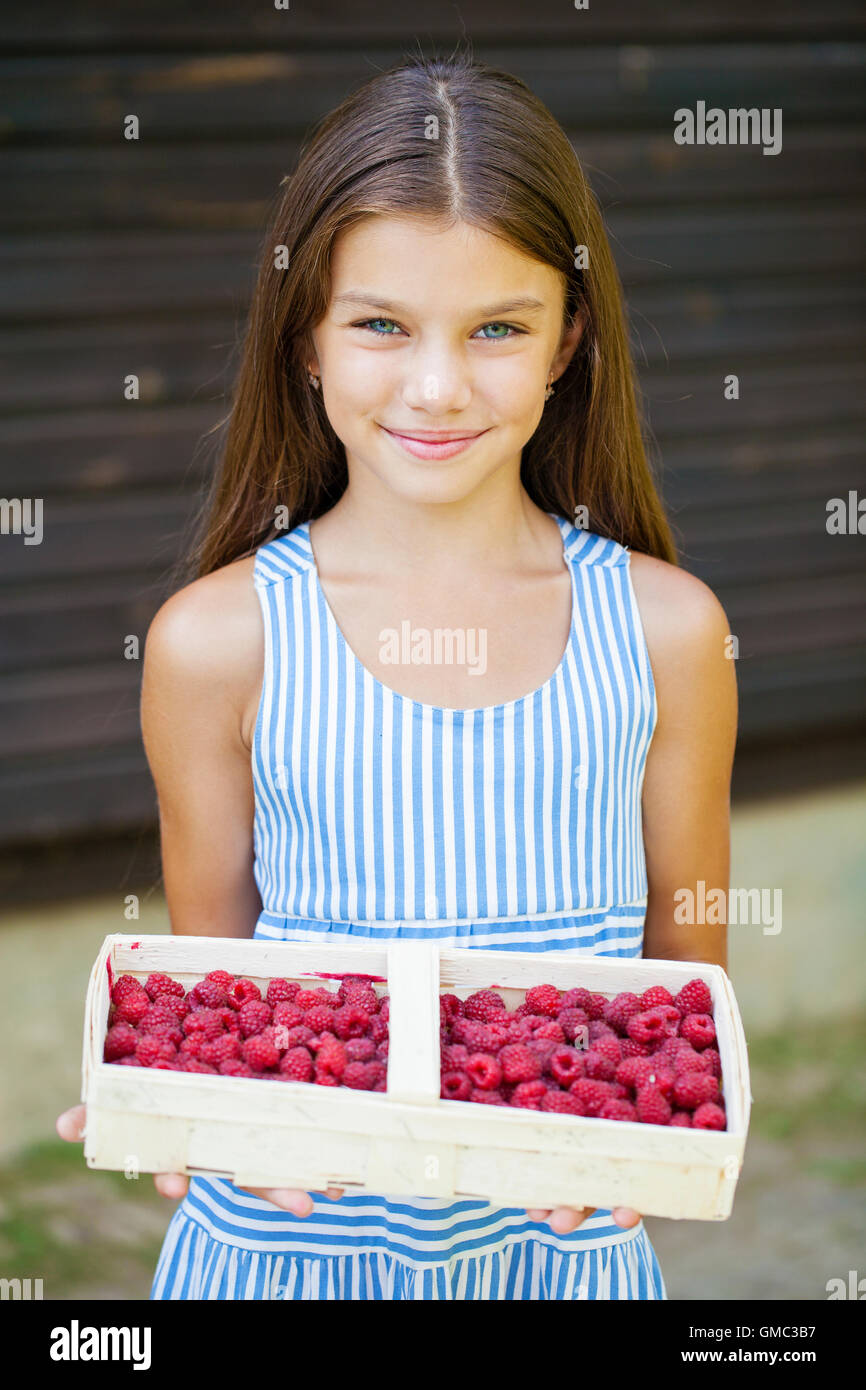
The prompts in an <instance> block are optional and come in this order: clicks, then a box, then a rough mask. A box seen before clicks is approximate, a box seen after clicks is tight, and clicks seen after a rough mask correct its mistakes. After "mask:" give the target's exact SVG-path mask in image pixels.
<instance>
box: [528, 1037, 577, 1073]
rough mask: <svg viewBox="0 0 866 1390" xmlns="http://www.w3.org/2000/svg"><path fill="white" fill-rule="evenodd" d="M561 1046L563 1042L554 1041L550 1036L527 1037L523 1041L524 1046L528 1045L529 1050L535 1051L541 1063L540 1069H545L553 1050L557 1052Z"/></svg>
mask: <svg viewBox="0 0 866 1390" xmlns="http://www.w3.org/2000/svg"><path fill="white" fill-rule="evenodd" d="M562 1046H564V1044H562V1043H557V1042H554V1041H553V1039H552V1038H527V1040H526V1042H525V1043H524V1047H528V1048H529V1050H530V1052H533V1053H535V1056H536V1057H537V1058H538V1060H539V1062H540V1063H541V1069H542V1071H544V1070H545V1069H546V1067H547V1065H548V1063H549V1062H550V1059H551V1057H552V1056H553V1054H554V1052H558V1051H559V1050H560V1048H561V1047H562ZM569 1050H571V1049H569Z"/></svg>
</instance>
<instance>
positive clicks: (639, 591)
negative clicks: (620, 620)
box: [629, 551, 734, 685]
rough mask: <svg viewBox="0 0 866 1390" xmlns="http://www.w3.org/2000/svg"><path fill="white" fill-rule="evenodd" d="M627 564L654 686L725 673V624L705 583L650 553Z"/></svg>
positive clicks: (636, 554) (727, 627)
mask: <svg viewBox="0 0 866 1390" xmlns="http://www.w3.org/2000/svg"><path fill="white" fill-rule="evenodd" d="M629 563H630V567H631V577H632V584H633V586H634V592H635V598H636V599H637V605H638V609H639V611H640V616H641V622H642V624H643V629H644V635H645V637H646V643H647V649H648V651H649V655H650V661H651V663H652V667H653V673H654V676H655V678H656V684H657V685H663V684H669V683H670V682H672V681H674V680H679V679H680V678H681V677H683V676H685V675H688V676H689V677H691V679H692V680H694V679H699V678H700V675H701V674H702V673H704V672H706V673H707V674H708V675H711V676H712V675H713V674H714V673H715V674H717V673H718V672H719V671H721V670H727V671H728V672H730V670H731V669H732V668H733V665H734V663H733V662H732V660H731V654H730V643H729V640H728V639H729V638H730V636H731V631H730V624H729V622H728V616H727V614H726V613H725V610H724V608H723V607H722V604H721V603H720V602H719V600H718V598H717V597H716V595H715V594H714V593H713V591H712V589H711V588H710V587H709V585H708V584H705V583H704V581H703V580H702V579H698V577H697V575H694V574H689V573H688V571H687V570H682V569H679V568H678V566H676V565H671V564H668V562H667V561H666V560H658V559H656V558H655V556H653V555H643V554H640V553H639V552H634V551H632V552H631V559H630V562H629ZM722 663H724V664H723V665H722Z"/></svg>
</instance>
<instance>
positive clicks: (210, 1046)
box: [193, 1033, 241, 1067]
mask: <svg viewBox="0 0 866 1390" xmlns="http://www.w3.org/2000/svg"><path fill="white" fill-rule="evenodd" d="M193 1036H195V1035H194V1034H193ZM198 1055H199V1059H200V1060H201V1061H202V1062H208V1063H209V1064H210V1066H212V1067H218V1066H219V1064H220V1062H230V1061H237V1060H238V1058H239V1057H240V1055H241V1045H240V1042H239V1041H238V1039H237V1038H236V1037H234V1036H233V1034H231V1033H223V1035H222V1037H219V1038H208V1039H206V1040H205V1041H204V1042H202V1044H201V1046H200V1048H199V1054H198Z"/></svg>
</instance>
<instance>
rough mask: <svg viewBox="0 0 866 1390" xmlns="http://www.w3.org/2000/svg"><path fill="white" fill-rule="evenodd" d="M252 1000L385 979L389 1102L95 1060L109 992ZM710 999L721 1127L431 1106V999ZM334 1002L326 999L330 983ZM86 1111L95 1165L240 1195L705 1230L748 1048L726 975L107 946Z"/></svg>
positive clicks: (727, 1180) (435, 1081)
mask: <svg viewBox="0 0 866 1390" xmlns="http://www.w3.org/2000/svg"><path fill="white" fill-rule="evenodd" d="M216 969H223V970H229V971H231V972H232V973H233V974H235V975H239V976H244V977H246V978H248V979H251V980H254V981H255V982H256V984H258V985H259V986H260V987H261V988H262V992H263V993H264V990H265V989H266V987H267V983H268V981H269V980H270V979H271V978H273V977H275V976H279V977H282V978H285V979H289V980H298V981H307V982H309V981H311V980H315V981H316V983H317V984H321V983H322V982H324V983H325V984H326V985H328V984H329V983H331V977H336V976H338V975H341V974H346V973H349V974H364V975H369V976H373V977H380V980H381V982H380V983H377V984H374V988H376V989H377V991H378V992H380V993H381V992H383V991H384V990H386V989H387V991H388V993H389V994H390V998H391V1004H390V1018H389V1038H390V1042H389V1057H388V1078H387V1091H386V1092H378V1093H377V1092H366V1091H353V1090H350V1089H349V1088H348V1087H325V1086H316V1085H312V1084H307V1083H300V1082H279V1083H277V1082H274V1081H260V1080H253V1079H252V1078H248V1077H231V1076H210V1075H199V1074H196V1073H188V1072H172V1071H157V1070H152V1069H150V1068H144V1067H122V1066H117V1065H116V1064H114V1063H106V1062H103V1060H102V1053H103V1044H104V1039H105V1032H106V1027H107V1022H108V1011H109V1004H110V991H111V985H112V983H113V981H114V979H116V977H117V976H118V975H121V974H131V975H134V976H135V977H136V978H137V979H140V980H141V981H142V982H143V981H144V980H145V979H146V978H147V976H148V975H149V974H150V973H151V972H152V971H163V972H164V973H165V974H167V975H170V976H172V978H174V979H177V980H180V981H181V983H182V984H183V985H184V987H185V988H189V987H190V986H192V985H193V984H195V983H196V982H197V981H198V980H201V979H203V977H204V976H205V975H206V974H207V973H208V971H210V970H216ZM694 978H698V979H701V980H704V981H705V982H706V984H707V985H708V986H709V988H710V991H711V993H712V998H713V1012H714V1017H715V1023H716V1030H717V1034H718V1042H717V1046H718V1049H719V1053H720V1056H721V1061H722V1086H723V1091H724V1098H725V1104H726V1110H727V1121H728V1128H727V1129H726V1130H724V1131H712V1130H694V1129H680V1128H676V1127H675V1128H669V1127H667V1126H664V1125H646V1124H638V1123H631V1122H628V1121H622V1120H600V1119H589V1118H586V1119H584V1118H581V1117H577V1116H573V1115H560V1114H550V1113H546V1112H539V1111H532V1110H522V1109H517V1108H512V1107H506V1106H492V1105H476V1104H473V1103H472V1102H470V1101H447V1100H440V1098H439V1090H440V1081H439V1004H438V995H439V992H440V990H441V991H443V992H444V991H448V992H451V993H454V994H457V995H459V996H461V997H466V996H467V995H469V994H471V993H473V992H474V991H475V990H477V989H482V988H486V987H495V988H497V989H498V990H499V991H500V992H501V994H502V996H503V998H504V999H505V1002H506V1004H507V1005H508V1007H509V1008H514V1007H515V1006H516V1005H517V1004H519V1003H520V1002H522V1000H523V998H524V996H525V992H526V990H527V989H529V988H530V987H531V986H533V985H538V984H543V983H552V984H554V985H556V986H557V987H558V988H560V989H562V990H566V989H572V988H576V987H578V986H581V985H582V986H584V987H586V988H587V989H589V990H592V991H593V992H598V993H601V994H606V995H608V996H611V997H612V996H613V995H615V994H619V993H620V992H621V991H623V990H631V991H633V992H635V993H642V992H643V990H645V989H648V988H649V987H650V986H651V985H665V986H667V988H668V989H670V990H671V991H672V992H674V993H675V992H676V991H677V990H679V989H680V988H681V987H682V986H683V985H684V984H685V983H686V981H687V980H689V979H694ZM332 987H334V988H336V979H333V983H332ZM81 1098H82V1100H83V1101H84V1102H85V1103H86V1105H87V1126H86V1132H85V1140H84V1153H85V1157H86V1160H87V1163H88V1164H89V1166H90V1167H91V1168H110V1169H120V1170H124V1171H126V1172H128V1173H130V1174H138V1173H156V1172H177V1173H186V1174H190V1175H192V1174H199V1175H204V1176H211V1177H222V1178H228V1179H230V1180H231V1181H232V1182H235V1183H237V1184H238V1186H242V1187H300V1188H304V1189H307V1190H323V1189H325V1188H327V1187H329V1186H337V1187H342V1188H345V1189H346V1190H347V1191H368V1192H377V1193H382V1194H388V1195H395V1196H397V1195H413V1196H418V1197H437V1198H452V1197H480V1198H486V1199H487V1200H489V1201H491V1202H493V1203H494V1204H496V1205H497V1206H503V1207H529V1208H531V1207H545V1208H547V1207H555V1206H562V1205H565V1206H593V1207H603V1208H609V1207H615V1206H627V1207H633V1208H635V1209H636V1210H637V1211H639V1212H641V1213H642V1214H644V1215H647V1216H667V1217H672V1218H675V1219H676V1218H687V1219H689V1220H697V1221H707V1220H724V1219H725V1218H726V1217H727V1216H729V1215H730V1212H731V1208H732V1205H733V1197H734V1190H735V1188H736V1184H737V1178H738V1176H739V1172H740V1168H741V1166H742V1159H743V1153H744V1149H745V1143H746V1134H747V1131H748V1121H749V1110H750V1106H751V1094H750V1091H749V1069H748V1057H747V1053H746V1043H745V1038H744V1035H743V1027H742V1022H741V1019H740V1013H739V1009H738V1007H737V1002H736V999H735V997H734V992H733V989H732V986H731V982H730V980H729V979H728V976H727V975H726V973H725V971H724V970H723V969H722V968H721V966H717V965H705V964H702V963H698V962H693V961H656V960H644V959H642V958H637V959H625V960H622V959H617V958H606V957H602V956H586V955H579V954H576V953H574V952H553V951H545V952H544V953H543V954H539V955H536V954H531V953H523V952H521V953H517V952H513V951H485V950H476V949H474V948H472V949H467V948H464V949H462V950H444V949H440V948H439V946H438V945H437V944H436V943H435V942H425V941H402V940H392V941H387V942H382V943H381V944H380V945H375V944H363V945H359V946H344V945H337V944H335V943H327V942H311V943H306V942H304V943H300V942H298V943H296V942H266V941H256V940H246V939H245V940H238V939H237V938H223V937H192V936H144V937H138V938H134V937H130V936H121V935H115V936H108V937H106V939H105V941H104V943H103V946H102V949H101V950H100V953H99V955H98V957H97V959H96V962H95V963H94V966H93V969H92V971H91V975H90V983H89V987H88V991H87V1003H86V1012H85V1022H84V1051H83V1059H82V1089H81Z"/></svg>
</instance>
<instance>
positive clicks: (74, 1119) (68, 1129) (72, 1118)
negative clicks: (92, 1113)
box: [54, 1105, 87, 1144]
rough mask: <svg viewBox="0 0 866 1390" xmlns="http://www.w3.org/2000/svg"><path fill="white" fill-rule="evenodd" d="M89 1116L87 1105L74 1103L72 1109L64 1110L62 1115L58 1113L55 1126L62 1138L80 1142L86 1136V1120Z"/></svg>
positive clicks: (71, 1141)
mask: <svg viewBox="0 0 866 1390" xmlns="http://www.w3.org/2000/svg"><path fill="white" fill-rule="evenodd" d="M86 1118H87V1106H86V1105H73V1106H72V1108H71V1109H70V1110H64V1112H63V1114H62V1115H58V1116H57V1119H56V1120H55V1121H54V1128H55V1129H56V1130H57V1133H58V1134H59V1135H60V1138H61V1139H67V1140H68V1141H69V1142H70V1143H73V1144H74V1143H76V1142H79V1141H80V1140H82V1139H83V1138H84V1122H85V1119H86Z"/></svg>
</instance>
